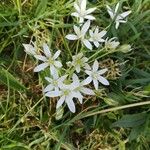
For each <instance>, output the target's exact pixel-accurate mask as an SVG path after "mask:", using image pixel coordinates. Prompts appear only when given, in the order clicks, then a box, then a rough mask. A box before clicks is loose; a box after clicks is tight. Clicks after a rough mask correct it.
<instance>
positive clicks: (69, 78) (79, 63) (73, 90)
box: [23, 0, 130, 113]
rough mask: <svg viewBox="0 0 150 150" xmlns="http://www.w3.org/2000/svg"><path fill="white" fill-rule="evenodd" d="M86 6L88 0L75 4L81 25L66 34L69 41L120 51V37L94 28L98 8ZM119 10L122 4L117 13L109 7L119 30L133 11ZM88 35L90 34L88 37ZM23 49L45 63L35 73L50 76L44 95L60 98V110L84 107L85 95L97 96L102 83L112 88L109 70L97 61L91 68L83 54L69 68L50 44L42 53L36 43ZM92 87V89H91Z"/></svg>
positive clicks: (69, 62)
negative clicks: (105, 74)
mask: <svg viewBox="0 0 150 150" xmlns="http://www.w3.org/2000/svg"><path fill="white" fill-rule="evenodd" d="M86 5H87V1H86V0H78V1H76V2H74V8H75V10H76V11H75V12H73V13H72V14H71V15H72V16H74V17H76V18H77V21H78V22H77V23H78V24H79V25H78V26H77V25H74V26H73V29H74V32H75V33H73V34H68V35H66V38H67V39H69V40H80V41H81V43H82V44H83V45H84V46H85V47H86V48H87V49H90V50H92V49H93V46H95V47H96V48H98V47H100V46H102V43H103V44H104V47H105V49H106V50H109V49H116V48H117V47H118V46H119V44H120V43H119V42H118V41H117V38H116V37H113V38H108V37H106V35H107V31H106V30H100V27H98V26H96V27H92V26H91V21H92V20H95V19H96V18H95V17H94V16H92V15H91V13H92V12H94V11H95V10H96V9H97V8H90V9H87V8H86ZM118 8H119V4H117V6H116V8H115V11H113V10H112V9H111V8H110V7H109V6H107V11H108V13H109V15H110V16H111V19H113V20H115V23H116V28H118V26H119V23H125V22H126V20H124V18H125V17H127V15H129V14H130V11H127V12H125V13H122V14H118ZM87 32H88V33H89V34H88V35H87ZM23 46H24V48H25V52H26V53H27V54H29V55H32V56H33V57H34V58H35V59H36V60H38V61H39V62H41V63H40V64H39V65H37V66H36V67H35V68H34V72H41V71H45V70H47V71H48V72H49V76H46V77H45V80H46V81H47V83H48V85H47V86H46V87H45V88H44V90H43V93H44V95H45V96H46V97H50V98H52V97H53V98H56V97H58V100H57V104H56V110H58V109H59V108H62V105H63V104H64V103H66V105H67V106H68V108H69V110H70V111H71V112H73V113H74V112H75V111H76V108H75V103H74V101H76V100H78V101H79V103H80V104H82V103H83V98H84V96H85V95H95V90H98V89H99V84H100V83H101V84H102V85H104V86H108V85H109V82H108V80H107V79H106V78H105V77H104V76H103V74H104V73H105V72H107V71H108V69H107V68H104V69H99V62H98V60H97V59H95V61H94V62H93V64H92V66H91V64H90V63H89V58H87V57H86V56H85V54H84V53H83V52H81V51H80V52H79V53H76V55H73V56H72V60H70V61H68V62H66V64H67V65H65V66H68V68H65V67H64V66H63V65H62V62H61V59H60V57H59V56H60V55H61V50H57V51H56V52H55V53H54V54H53V51H52V50H51V49H50V48H49V46H48V45H47V44H46V43H44V44H43V45H42V51H38V50H37V48H36V46H35V45H33V44H23ZM64 70H65V71H64ZM81 71H82V72H81ZM81 73H82V75H81ZM89 84H90V86H87V85H89ZM92 85H93V86H92ZM89 87H91V88H89Z"/></svg>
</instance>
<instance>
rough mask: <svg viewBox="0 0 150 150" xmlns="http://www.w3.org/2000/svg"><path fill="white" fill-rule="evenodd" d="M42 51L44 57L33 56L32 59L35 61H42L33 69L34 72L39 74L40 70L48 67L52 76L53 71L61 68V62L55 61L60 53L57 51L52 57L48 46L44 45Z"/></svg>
mask: <svg viewBox="0 0 150 150" xmlns="http://www.w3.org/2000/svg"><path fill="white" fill-rule="evenodd" d="M43 50H44V54H45V56H43V55H34V57H35V58H36V59H38V60H41V61H43V63H42V64H40V65H38V66H36V67H35V68H34V72H39V71H41V70H44V69H45V68H47V67H48V66H50V71H51V74H53V73H54V70H55V69H57V68H60V67H62V64H61V62H60V61H57V60H56V59H57V58H58V56H59V55H60V52H61V51H60V50H58V51H57V52H56V53H55V54H54V56H52V54H51V52H50V49H49V47H48V45H47V44H45V43H44V44H43Z"/></svg>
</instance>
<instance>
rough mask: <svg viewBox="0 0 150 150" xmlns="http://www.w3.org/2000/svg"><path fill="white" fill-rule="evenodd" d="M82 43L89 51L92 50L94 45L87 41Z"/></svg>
mask: <svg viewBox="0 0 150 150" xmlns="http://www.w3.org/2000/svg"><path fill="white" fill-rule="evenodd" d="M82 42H83V44H84V45H85V46H86V47H87V48H88V49H90V50H92V44H91V43H90V42H89V41H88V40H87V39H84V40H82Z"/></svg>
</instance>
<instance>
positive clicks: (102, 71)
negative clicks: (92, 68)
mask: <svg viewBox="0 0 150 150" xmlns="http://www.w3.org/2000/svg"><path fill="white" fill-rule="evenodd" d="M106 71H108V69H107V68H105V69H101V70H99V71H98V74H99V75H102V74H104V73H105V72H106Z"/></svg>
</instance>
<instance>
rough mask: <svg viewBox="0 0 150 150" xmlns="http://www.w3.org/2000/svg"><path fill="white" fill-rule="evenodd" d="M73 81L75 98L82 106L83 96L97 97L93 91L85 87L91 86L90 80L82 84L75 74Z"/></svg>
mask: <svg viewBox="0 0 150 150" xmlns="http://www.w3.org/2000/svg"><path fill="white" fill-rule="evenodd" d="M72 80H73V82H72V86H74V92H75V96H76V98H78V100H79V102H80V103H81V104H82V102H83V95H82V94H85V95H95V93H94V91H93V90H91V89H89V88H86V87H85V85H87V84H89V81H88V80H83V81H82V82H80V80H79V78H78V76H77V75H76V74H73V76H72Z"/></svg>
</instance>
